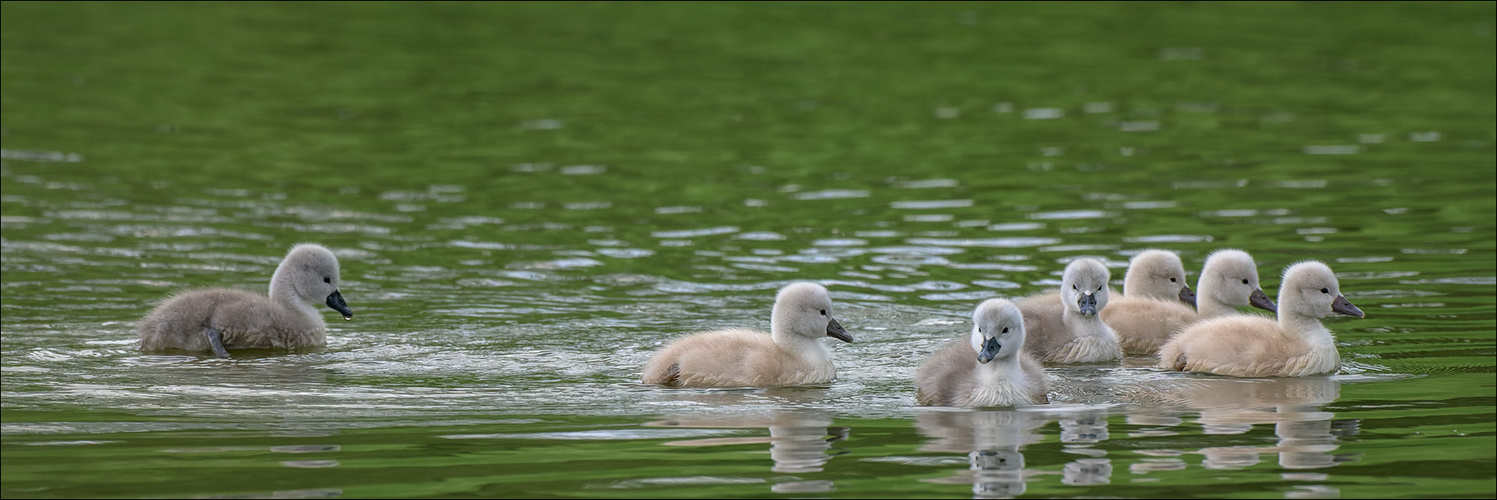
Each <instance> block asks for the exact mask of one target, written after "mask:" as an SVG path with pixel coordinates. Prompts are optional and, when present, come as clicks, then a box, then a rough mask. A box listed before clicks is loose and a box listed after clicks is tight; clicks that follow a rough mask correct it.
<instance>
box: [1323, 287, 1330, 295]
mask: <svg viewBox="0 0 1497 500" xmlns="http://www.w3.org/2000/svg"><path fill="white" fill-rule="evenodd" d="M1320 293H1326V294H1329V293H1331V289H1329V288H1322V289H1320Z"/></svg>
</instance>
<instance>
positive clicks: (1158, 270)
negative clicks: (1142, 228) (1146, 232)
mask: <svg viewBox="0 0 1497 500" xmlns="http://www.w3.org/2000/svg"><path fill="white" fill-rule="evenodd" d="M1195 303H1196V294H1195V292H1194V291H1192V290H1191V289H1190V285H1189V284H1187V283H1186V281H1185V265H1184V264H1182V263H1181V262H1180V256H1178V255H1175V253H1174V252H1167V251H1164V250H1145V251H1143V252H1140V253H1139V254H1138V255H1135V256H1134V257H1133V259H1132V260H1130V261H1129V262H1128V272H1127V273H1126V274H1124V275H1123V294H1122V295H1121V296H1118V297H1113V298H1112V299H1111V301H1109V302H1108V303H1107V309H1103V310H1102V312H1101V316H1102V321H1103V322H1105V323H1107V326H1109V327H1112V330H1113V332H1115V333H1117V336H1118V345H1119V346H1120V347H1122V348H1123V352H1124V353H1127V354H1133V355H1142V356H1152V355H1154V354H1155V353H1156V352H1158V351H1159V346H1161V345H1164V343H1165V341H1168V340H1169V338H1170V335H1173V334H1174V333H1175V332H1177V331H1180V329H1181V328H1184V327H1185V326H1186V325H1189V324H1191V323H1194V322H1195V321H1196V320H1198V319H1200V317H1199V316H1198V315H1197V314H1196V311H1195V309H1192V308H1191V306H1194V305H1195ZM1187 304H1189V305H1187Z"/></svg>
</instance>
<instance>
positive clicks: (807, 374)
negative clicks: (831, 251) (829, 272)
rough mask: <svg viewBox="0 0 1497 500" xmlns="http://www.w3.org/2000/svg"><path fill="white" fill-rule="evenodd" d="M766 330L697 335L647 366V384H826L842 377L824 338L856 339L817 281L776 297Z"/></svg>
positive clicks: (678, 342)
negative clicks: (836, 315)
mask: <svg viewBox="0 0 1497 500" xmlns="http://www.w3.org/2000/svg"><path fill="white" fill-rule="evenodd" d="M769 331H770V333H768V334H765V333H763V332H758V331H754V330H749V329H744V328H730V329H725V330H712V331H706V332H698V333H693V334H690V335H687V336H684V337H681V338H678V339H676V340H674V341H672V342H671V343H670V344H669V345H667V346H665V349H663V350H661V351H660V352H659V353H658V354H656V355H655V357H653V358H651V359H650V361H649V362H648V363H646V364H645V368H644V376H643V377H642V379H643V381H644V383H646V384H660V385H664V386H669V387H779V386H792V385H806V384H825V383H829V382H831V381H832V380H833V379H835V378H836V377H837V368H836V367H835V366H833V365H832V353H831V351H830V350H829V349H827V346H826V344H824V343H822V341H821V339H822V338H824V337H833V338H836V339H838V340H841V341H843V342H852V335H849V334H848V333H847V330H845V329H843V328H842V325H841V324H839V323H837V320H836V319H835V318H833V317H832V296H831V294H830V293H827V291H826V288H824V287H822V286H821V285H818V284H815V283H808V282H801V283H793V284H790V285H787V286H785V287H784V288H781V289H780V292H779V294H777V295H775V301H774V310H773V311H772V312H771V313H770V317H769Z"/></svg>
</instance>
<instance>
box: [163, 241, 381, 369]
mask: <svg viewBox="0 0 1497 500" xmlns="http://www.w3.org/2000/svg"><path fill="white" fill-rule="evenodd" d="M338 282H339V280H338V258H337V257H335V256H333V252H332V251H330V250H328V249H327V248H326V247H323V246H321V245H317V244H312V243H303V244H300V245H296V246H294V247H291V251H290V252H288V253H287V254H286V258H285V259H283V260H282V261H281V264H280V266H277V267H276V270H275V274H274V275H272V276H271V278H270V297H268V298H267V297H264V296H261V295H259V294H256V293H251V292H247V291H244V290H234V289H229V288H209V289H204V290H190V291H187V292H183V293H180V294H177V295H175V296H172V297H171V298H169V299H167V300H166V301H165V302H162V303H161V305H159V306H157V307H156V309H154V310H152V311H151V312H150V313H149V314H146V315H145V317H144V318H141V320H140V322H139V323H138V324H136V332H137V333H138V334H139V335H140V348H141V350H144V351H163V350H170V349H180V350H184V351H209V350H211V351H213V353H214V354H217V355H218V356H220V357H228V356H229V350H231V349H269V348H277V349H296V348H300V347H321V346H324V345H327V334H326V324H325V323H323V321H322V316H321V315H319V314H318V313H317V308H316V306H317V305H318V304H326V305H327V306H328V307H331V308H333V309H334V310H336V311H338V312H339V313H342V314H343V318H344V319H349V320H351V319H353V311H352V310H350V309H349V308H348V304H346V303H344V302H343V294H342V293H340V292H339V291H338Z"/></svg>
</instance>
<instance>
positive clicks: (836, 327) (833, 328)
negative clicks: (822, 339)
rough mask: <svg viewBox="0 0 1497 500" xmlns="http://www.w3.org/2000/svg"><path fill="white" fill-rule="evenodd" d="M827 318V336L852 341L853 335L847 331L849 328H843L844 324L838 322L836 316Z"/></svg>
mask: <svg viewBox="0 0 1497 500" xmlns="http://www.w3.org/2000/svg"><path fill="white" fill-rule="evenodd" d="M827 320H828V321H827V323H826V336H828V337H832V338H835V339H837V340H841V341H843V342H847V343H852V335H851V334H849V333H847V330H843V329H842V324H841V323H838V322H837V319H836V318H830V317H829V318H827Z"/></svg>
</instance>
